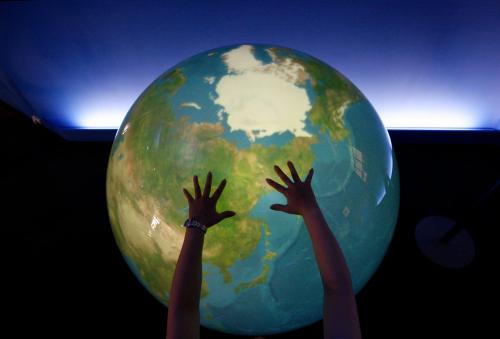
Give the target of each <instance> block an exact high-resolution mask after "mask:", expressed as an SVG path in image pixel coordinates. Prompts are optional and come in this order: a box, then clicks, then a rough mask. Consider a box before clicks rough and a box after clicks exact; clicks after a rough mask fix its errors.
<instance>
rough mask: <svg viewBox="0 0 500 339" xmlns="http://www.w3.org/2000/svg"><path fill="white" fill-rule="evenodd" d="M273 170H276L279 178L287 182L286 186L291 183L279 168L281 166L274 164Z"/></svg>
mask: <svg viewBox="0 0 500 339" xmlns="http://www.w3.org/2000/svg"><path fill="white" fill-rule="evenodd" d="M274 171H275V172H276V174H278V176H279V177H280V178H281V180H283V182H284V183H285V184H287V185H288V186H290V185H292V184H293V183H292V181H291V180H290V178H288V177H287V175H286V174H285V173H284V172H283V171H282V170H281V168H279V166H278V165H274Z"/></svg>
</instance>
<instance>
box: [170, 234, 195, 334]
mask: <svg viewBox="0 0 500 339" xmlns="http://www.w3.org/2000/svg"><path fill="white" fill-rule="evenodd" d="M203 242H204V234H203V233H202V232H201V231H200V230H197V229H192V228H188V229H186V234H185V236H184V243H183V245H182V249H181V253H180V255H179V259H178V261H177V266H176V268H175V273H174V278H173V280H172V287H171V290H170V297H171V298H170V300H169V305H168V308H169V312H168V322H167V338H168V339H174V338H197V337H199V300H200V289H201V254H202V249H203Z"/></svg>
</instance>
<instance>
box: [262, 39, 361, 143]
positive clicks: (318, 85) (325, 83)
mask: <svg viewBox="0 0 500 339" xmlns="http://www.w3.org/2000/svg"><path fill="white" fill-rule="evenodd" d="M271 50H272V51H273V52H274V53H275V54H276V56H278V58H284V57H288V58H292V59H293V60H294V61H295V62H297V63H299V64H301V65H302V66H303V67H304V69H305V70H306V72H307V73H308V74H309V76H310V81H311V86H312V88H313V89H314V92H315V93H316V100H315V101H314V103H313V107H312V109H311V111H310V112H309V113H308V116H309V119H310V120H311V123H312V124H313V125H316V126H319V128H320V130H321V131H322V132H327V133H328V134H329V135H330V138H332V139H333V140H336V141H340V140H343V139H345V138H346V137H347V136H348V135H349V132H348V130H347V128H346V126H345V124H344V111H345V109H346V108H347V107H348V106H349V105H351V104H352V103H354V102H356V101H358V100H362V99H364V97H363V95H362V94H361V92H360V91H359V90H358V89H357V88H356V87H355V86H354V85H353V84H352V83H351V82H350V81H349V80H348V79H347V78H346V77H344V76H343V75H342V74H340V73H339V72H337V71H335V70H333V69H332V68H331V67H330V66H328V65H327V64H325V63H323V62H321V61H320V60H318V59H315V58H307V60H306V59H302V58H297V57H295V56H294V54H295V53H293V52H292V53H290V52H291V51H290V50H289V49H287V48H278V47H273V48H271Z"/></svg>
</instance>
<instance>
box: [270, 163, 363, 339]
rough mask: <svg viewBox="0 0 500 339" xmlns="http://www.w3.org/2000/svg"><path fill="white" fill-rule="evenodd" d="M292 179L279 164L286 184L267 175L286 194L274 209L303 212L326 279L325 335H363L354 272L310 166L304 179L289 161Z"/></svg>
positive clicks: (295, 212) (296, 212)
mask: <svg viewBox="0 0 500 339" xmlns="http://www.w3.org/2000/svg"><path fill="white" fill-rule="evenodd" d="M288 167H289V169H290V173H291V175H292V179H293V181H292V180H291V179H290V178H289V177H288V176H287V175H286V174H285V173H284V172H283V171H282V170H281V169H280V168H279V167H278V166H274V170H275V171H276V173H277V174H278V176H279V177H280V178H281V180H283V182H284V183H285V184H286V185H287V187H284V186H282V185H280V184H278V183H277V182H275V181H273V180H271V179H266V181H267V183H268V184H269V185H270V186H272V187H273V188H275V189H276V190H277V191H278V192H280V193H282V194H283V195H284V196H285V197H286V198H287V204H286V205H280V204H274V205H272V206H271V209H273V210H276V211H282V212H286V213H290V214H297V215H301V216H302V217H303V218H304V222H305V224H306V227H307V230H308V231H309V235H310V236H311V240H312V244H313V248H314V254H315V256H316V261H317V263H318V267H319V271H320V274H321V280H322V282H323V292H324V303H323V304H324V306H323V323H324V325H323V326H324V337H325V338H338V339H340V338H346V339H347V338H349V339H358V338H361V329H360V325H359V318H358V312H357V307H356V300H355V298H354V292H353V289H352V282H351V275H350V272H349V269H348V267H347V264H346V262H345V258H344V255H343V253H342V250H341V249H340V247H339V244H338V243H337V240H336V239H335V236H334V235H333V233H332V232H331V230H330V228H329V227H328V224H327V223H326V221H325V218H324V217H323V213H322V212H321V209H320V208H319V205H318V203H317V201H316V197H315V195H314V192H313V190H312V187H311V181H312V177H313V174H314V171H313V169H311V170H310V171H309V173H308V175H307V178H306V179H305V181H303V182H302V181H301V180H300V177H299V175H298V173H297V171H296V170H295V167H294V165H293V163H291V162H290V161H289V162H288Z"/></svg>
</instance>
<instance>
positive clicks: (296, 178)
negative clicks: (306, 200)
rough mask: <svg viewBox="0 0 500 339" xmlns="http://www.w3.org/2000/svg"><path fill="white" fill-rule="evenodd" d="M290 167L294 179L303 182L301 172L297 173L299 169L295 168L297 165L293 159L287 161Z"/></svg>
mask: <svg viewBox="0 0 500 339" xmlns="http://www.w3.org/2000/svg"><path fill="white" fill-rule="evenodd" d="M287 165H288V168H289V169H290V173H291V174H292V178H293V181H295V182H301V181H300V177H299V174H298V173H297V170H296V169H295V166H294V165H293V163H292V162H291V161H288V162H287Z"/></svg>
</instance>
